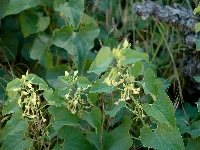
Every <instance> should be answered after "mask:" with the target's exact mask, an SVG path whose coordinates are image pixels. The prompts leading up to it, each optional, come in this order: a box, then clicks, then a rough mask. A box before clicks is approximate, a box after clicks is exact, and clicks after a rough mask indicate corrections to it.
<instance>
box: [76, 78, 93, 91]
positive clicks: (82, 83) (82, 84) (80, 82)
mask: <svg viewBox="0 0 200 150" xmlns="http://www.w3.org/2000/svg"><path fill="white" fill-rule="evenodd" d="M77 86H78V87H79V88H88V87H90V86H91V82H90V81H89V80H88V79H87V78H85V77H83V76H78V78H77Z"/></svg>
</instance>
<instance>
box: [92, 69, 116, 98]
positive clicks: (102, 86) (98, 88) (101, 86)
mask: <svg viewBox="0 0 200 150" xmlns="http://www.w3.org/2000/svg"><path fill="white" fill-rule="evenodd" d="M107 76H108V73H106V74H105V75H103V76H102V77H101V78H100V79H98V80H96V81H95V82H94V84H93V85H92V86H91V89H90V92H92V93H103V92H105V93H108V94H110V93H112V92H113V91H114V90H116V88H115V87H112V86H109V85H108V84H106V83H104V80H105V78H106V77H107Z"/></svg>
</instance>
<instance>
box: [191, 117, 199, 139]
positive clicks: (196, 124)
mask: <svg viewBox="0 0 200 150" xmlns="http://www.w3.org/2000/svg"><path fill="white" fill-rule="evenodd" d="M199 131H200V120H198V121H195V122H193V123H192V124H191V126H190V131H189V132H188V133H189V134H190V135H191V136H192V138H193V139H195V138H197V137H198V136H200V132H199Z"/></svg>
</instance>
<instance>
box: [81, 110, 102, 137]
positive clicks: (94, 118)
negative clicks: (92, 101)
mask: <svg viewBox="0 0 200 150" xmlns="http://www.w3.org/2000/svg"><path fill="white" fill-rule="evenodd" d="M101 119H102V113H101V110H100V109H99V108H98V107H93V108H92V111H91V112H84V113H83V120H86V121H87V122H88V123H89V124H90V125H91V126H92V127H93V128H95V131H96V133H100V129H101V122H102V120H101Z"/></svg>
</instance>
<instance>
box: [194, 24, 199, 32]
mask: <svg viewBox="0 0 200 150" xmlns="http://www.w3.org/2000/svg"><path fill="white" fill-rule="evenodd" d="M199 31H200V23H197V25H196V26H195V32H196V33H198V32H199Z"/></svg>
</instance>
